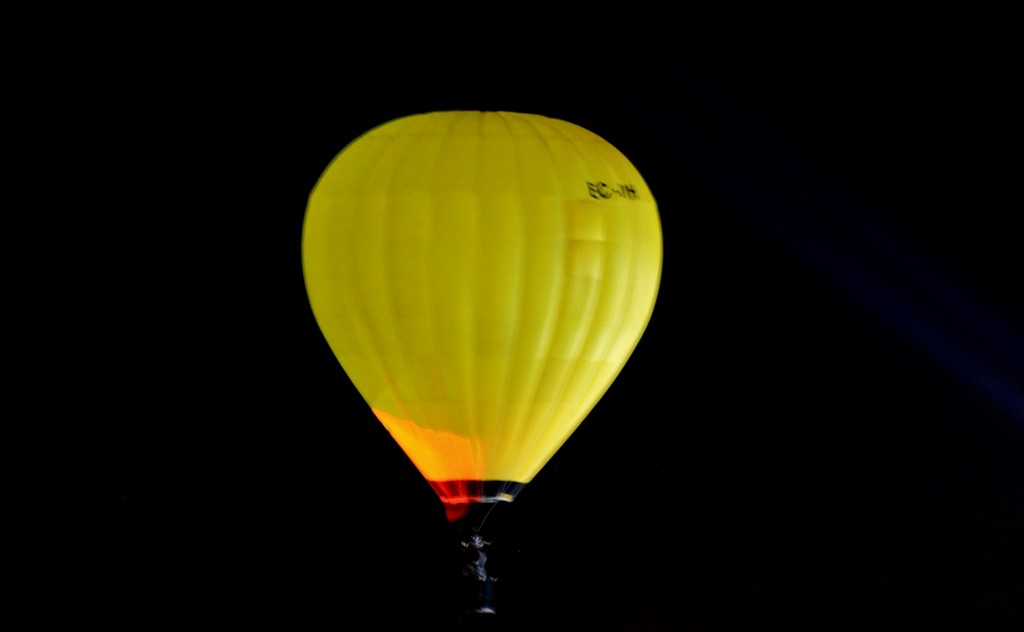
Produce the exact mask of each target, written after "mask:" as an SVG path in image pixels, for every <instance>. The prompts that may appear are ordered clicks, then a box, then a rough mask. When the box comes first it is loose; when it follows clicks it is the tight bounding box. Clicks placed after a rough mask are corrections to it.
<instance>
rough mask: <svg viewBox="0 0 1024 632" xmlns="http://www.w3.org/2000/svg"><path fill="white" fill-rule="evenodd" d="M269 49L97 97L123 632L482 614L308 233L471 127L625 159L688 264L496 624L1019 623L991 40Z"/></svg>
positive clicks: (1023, 446) (1013, 309) (1004, 183)
mask: <svg viewBox="0 0 1024 632" xmlns="http://www.w3.org/2000/svg"><path fill="white" fill-rule="evenodd" d="M242 40H243V41H240V42H237V43H236V44H235V46H234V47H233V48H232V49H231V50H230V52H224V51H223V50H222V49H220V48H217V47H215V46H213V45H212V43H211V44H207V46H209V47H210V49H211V50H214V49H215V50H216V51H218V52H217V54H216V55H213V54H211V55H210V56H209V58H208V59H207V60H206V61H204V62H203V63H199V62H197V61H182V59H184V58H179V57H177V56H175V55H155V56H154V57H155V59H154V61H153V62H152V63H151V65H152V67H153V68H152V72H150V73H147V74H146V75H145V76H140V75H136V74H133V73H131V72H128V71H127V70H126V71H125V72H118V73H114V78H112V79H110V80H109V84H106V83H104V84H102V85H98V86H96V88H95V89H96V93H97V94H100V95H102V94H104V91H109V93H110V94H114V95H116V98H113V102H115V103H116V104H117V105H116V106H113V105H111V106H110V107H101V108H99V109H100V110H101V111H102V114H99V115H98V116H99V117H100V120H101V121H102V123H103V124H102V125H97V126H96V127H94V128H93V131H90V132H89V139H88V142H101V141H102V142H104V143H106V144H107V146H108V147H113V148H116V149H117V151H116V152H115V151H112V152H111V154H112V155H114V156H116V157H114V158H111V159H109V161H108V162H107V163H105V164H104V165H102V166H101V169H102V170H103V171H104V173H106V174H108V176H109V175H110V174H120V175H118V176H117V177H116V178H112V177H108V179H106V180H103V181H100V182H98V183H97V184H95V187H98V188H97V191H99V188H102V187H107V189H105V190H104V191H103V192H102V195H103V196H104V199H106V200H112V199H117V200H121V201H122V203H121V204H118V205H117V208H118V209H119V210H123V211H124V213H123V215H124V217H123V219H124V220H125V221H124V222H122V223H121V224H120V229H119V232H118V231H113V232H111V235H116V238H112V240H111V241H112V245H111V248H110V249H109V250H106V251H105V252H103V253H101V255H102V263H103V265H104V266H105V270H106V272H107V276H106V278H108V279H112V280H114V282H113V283H112V284H111V285H113V286H114V287H111V288H110V289H109V291H107V290H103V291H102V293H100V292H99V291H98V292H97V294H95V295H94V297H95V298H96V299H97V300H101V302H102V304H103V305H106V306H109V309H107V310H104V313H105V317H104V319H103V320H104V324H103V326H104V327H108V328H109V329H107V330H106V331H107V333H108V334H109V335H108V336H107V338H106V339H107V340H114V341H116V343H115V344H113V345H112V346H111V347H109V348H107V349H106V350H105V353H107V354H108V356H107V357H108V358H111V361H110V362H108V363H106V364H105V365H104V366H106V367H108V368H102V369H100V368H97V369H96V374H95V375H90V376H88V378H93V379H95V380H96V383H97V384H100V383H102V384H104V385H106V386H105V387H104V388H99V387H95V388H91V387H85V386H83V391H84V392H86V393H87V395H86V396H85V398H84V401H83V403H84V405H86V406H88V407H90V408H94V409H95V411H96V412H95V416H96V418H97V421H96V422H95V424H94V425H92V426H90V430H89V431H88V433H85V432H84V431H82V432H83V435H82V436H83V438H86V439H88V441H89V442H90V447H93V446H94V447H95V449H92V450H91V452H90V453H91V454H93V455H95V458H94V459H93V461H92V465H91V469H90V472H92V471H94V472H95V473H96V474H97V476H96V477H95V478H94V477H92V476H90V477H88V479H89V481H90V483H89V484H88V487H87V488H85V489H86V491H87V492H88V493H89V494H90V497H91V498H93V500H92V501H91V502H90V505H89V506H90V509H92V510H95V511H96V512H97V515H95V517H94V518H92V517H91V518H90V521H89V525H90V526H91V527H95V528H94V529H92V528H90V529H89V533H90V534H92V533H93V531H94V532H95V535H87V536H86V535H83V536H82V537H81V540H82V546H83V548H84V549H86V553H87V554H88V558H89V559H90V560H92V561H91V564H93V565H94V567H98V568H99V569H100V570H101V572H98V573H97V572H90V573H87V575H88V576H89V585H90V586H92V587H94V588H95V595H96V597H95V598H93V599H91V600H90V609H91V610H90V612H92V613H95V614H96V616H97V620H98V621H100V620H102V621H107V622H108V623H113V624H117V625H128V626H130V627H133V628H134V629H145V628H149V627H152V625H151V624H153V623H155V622H163V621H174V622H178V623H188V624H200V623H202V624H212V625H223V626H226V627H252V626H254V625H266V626H268V627H274V628H278V629H289V630H299V629H328V628H332V627H333V628H337V629H408V628H405V627H403V626H412V625H421V624H422V625H423V628H424V629H444V628H445V627H446V626H447V627H452V628H455V627H456V626H458V625H460V623H459V616H458V615H459V612H458V607H459V603H458V599H457V596H458V590H459V584H460V582H461V579H462V577H461V573H460V569H459V566H458V564H459V560H458V556H457V551H456V541H455V539H454V536H453V533H452V531H451V529H450V526H449V524H448V523H447V521H446V520H445V517H444V511H443V508H442V506H441V504H440V502H439V501H438V500H437V498H436V497H435V496H434V495H433V492H432V491H431V489H430V487H429V486H428V485H427V483H426V482H425V481H424V480H423V479H422V478H421V477H420V476H419V474H418V472H417V471H416V470H415V469H414V468H413V466H412V465H411V463H410V462H409V461H408V460H407V459H406V457H405V455H404V454H403V453H402V452H401V451H400V450H399V449H398V447H397V446H396V445H395V444H394V443H393V442H392V440H391V438H390V437H389V436H388V434H387V432H386V431H385V430H384V428H383V427H382V426H381V425H380V424H379V422H377V420H376V419H375V418H374V417H373V415H372V413H371V412H370V410H369V408H368V407H367V406H366V405H365V403H364V402H363V401H362V400H361V399H360V397H359V396H358V394H357V393H356V392H355V390H354V388H353V387H352V385H351V383H350V382H349V381H348V379H347V377H346V376H345V374H344V372H343V371H342V369H341V367H340V366H339V365H338V363H337V361H336V360H335V359H334V357H333V355H332V354H331V352H330V349H329V348H328V346H327V344H326V343H325V341H324V340H323V338H322V336H321V334H320V331H319V329H318V328H317V325H316V323H315V321H314V319H313V316H312V313H311V311H310V309H309V305H308V302H307V300H306V295H305V289H304V286H303V281H302V271H301V261H300V231H301V226H302V218H303V213H304V211H305V203H306V198H307V196H308V194H309V192H310V190H311V189H312V187H313V185H314V183H315V182H316V180H317V178H318V176H319V174H320V172H321V171H322V170H323V169H324V168H325V167H326V165H327V164H328V162H329V161H330V160H331V159H332V158H333V157H334V155H335V154H337V153H338V152H339V151H340V150H341V149H342V148H343V147H344V146H345V145H346V144H347V143H348V142H350V141H351V140H353V139H354V138H355V137H356V136H358V135H359V134H360V133H362V132H364V131H366V130H368V129H370V128H371V127H374V126H376V125H378V124H381V123H383V122H386V121H388V120H391V119H394V118H397V117H399V116H404V115H407V114H414V113H418V112H426V111H432V110H443V109H474V110H510V111H520V112H530V113H536V114H543V115H547V116H551V117H555V118H562V119H565V120H568V121H571V122H573V123H576V124H578V125H581V126H583V127H585V128H587V129H589V130H591V131H593V132H595V133H597V134H599V135H601V136H602V137H604V138H605V139H607V140H608V141H609V142H611V143H612V144H613V145H615V146H616V147H617V148H618V149H619V150H620V151H622V152H623V153H624V154H625V155H626V156H627V157H628V158H629V159H630V160H631V161H632V162H633V164H634V165H635V166H636V167H637V168H638V170H639V171H640V173H642V174H643V175H644V178H645V179H646V181H647V183H648V185H649V186H650V188H651V190H652V192H653V193H654V195H655V197H656V198H657V200H658V205H659V211H660V214H661V218H662V227H663V232H664V240H665V242H664V243H665V261H664V272H663V278H662V285H661V290H660V293H659V298H658V303H657V306H656V308H655V311H654V316H653V318H652V321H651V324H650V326H649V328H648V330H647V332H646V334H645V336H644V338H643V339H642V340H641V342H640V345H639V347H638V348H637V350H636V352H635V353H634V355H633V357H632V358H631V359H630V361H629V363H628V364H627V365H626V367H625V369H624V370H623V372H622V374H621V375H620V377H619V379H618V380H617V381H616V382H615V383H614V384H613V385H612V387H611V389H610V390H609V391H608V393H607V395H606V396H605V397H604V398H603V399H602V401H601V402H600V403H599V404H598V405H597V407H596V408H595V409H594V411H593V412H592V413H591V415H590V416H589V417H588V418H587V419H586V420H585V421H584V423H583V425H582V426H581V427H580V429H579V430H578V431H577V433H576V434H574V435H573V437H572V438H570V440H569V442H568V443H566V444H565V446H564V447H563V448H562V450H560V451H559V453H558V454H557V455H556V456H555V458H554V459H553V460H552V461H551V462H550V463H549V464H548V466H547V467H546V468H545V469H544V470H543V471H542V472H541V473H540V475H539V476H538V477H537V478H536V479H535V480H534V482H532V483H531V484H530V485H528V486H527V488H526V489H525V490H524V491H523V492H522V494H521V495H520V497H519V498H518V499H517V500H516V501H515V502H514V503H512V504H507V505H502V506H501V507H499V508H498V510H497V511H496V512H495V513H494V514H493V516H492V518H491V519H490V520H492V521H493V523H492V525H491V526H492V528H493V530H494V531H493V544H492V549H491V560H492V564H493V569H492V570H493V573H494V574H495V575H496V576H498V578H499V584H498V590H499V592H498V595H497V600H498V606H499V613H498V615H495V616H494V617H492V620H491V622H490V624H491V627H499V628H500V629H509V630H522V629H560V630H694V631H698V630H699V631H705V630H706V631H719V630H721V631H726V630H729V631H735V630H785V631H789V632H795V631H798V630H808V631H845V630H850V631H854V630H856V631H860V630H865V631H867V630H871V631H881V630H894V631H897V630H898V631H902V630H928V631H935V630H961V631H966V630H971V631H982V630H999V631H1003V630H1006V631H1008V630H1019V629H1024V628H1021V627H1020V626H1021V625H1022V624H1024V616H1022V615H1024V605H1022V604H1024V539H1022V538H1021V534H1022V533H1024V487H1022V484H1024V459H1022V451H1024V301H1022V300H1021V291H1020V290H1021V282H1020V273H1021V271H1022V269H1024V267H1022V266H1024V254H1022V253H1024V248H1022V247H1021V239H1020V231H1019V229H1018V228H1016V223H1015V222H1014V220H1015V218H1016V217H1018V216H1019V214H1020V209H1021V208H1022V205H1021V201H1020V197H1021V196H1020V188H1019V174H1018V173H1017V171H1018V169H1017V167H1018V166H1019V165H1018V163H1019V160H1017V159H1016V158H1013V157H1015V156H1018V155H1019V151H1020V150H1019V147H1020V141H1021V135H1020V127H1019V121H1018V120H1017V117H1018V115H1019V112H1020V108H1019V105H1020V104H1019V101H1018V102H1013V101H1012V100H1011V99H1013V98H1016V97H1015V96H1014V95H1015V91H1014V90H1012V89H1011V88H1012V87H1013V86H1012V85H1011V84H1012V83H1013V82H1012V81H1010V79H1011V77H1013V76H1016V75H1015V74H1014V73H1016V70H1015V69H1014V72H1009V70H1010V66H1011V65H1010V63H1009V62H1008V61H1007V60H1006V58H1005V56H1004V55H1003V54H1002V52H1003V51H1001V50H999V44H998V42H994V43H991V46H982V47H978V46H972V47H970V48H969V49H968V48H967V47H966V46H964V47H960V46H958V45H956V44H955V43H950V42H949V41H947V40H944V39H942V38H939V37H936V38H935V40H934V41H929V40H928V38H925V37H922V38H921V39H920V41H914V42H912V43H913V45H910V43H908V42H906V41H905V40H904V39H902V38H899V37H892V38H890V39H887V40H885V41H884V42H882V41H880V40H878V39H875V40H872V43H870V44H868V43H866V42H865V41H864V40H861V39H857V38H849V39H844V40H835V39H833V38H832V37H831V36H830V35H829V34H823V35H821V36H820V37H817V38H813V41H812V40H811V38H808V39H807V40H805V41H801V42H793V41H789V42H777V41H775V40H773V39H771V38H767V37H766V38H764V39H763V40H762V41H760V42H758V43H757V45H752V46H751V49H749V50H747V51H745V52H743V53H742V54H737V50H735V49H734V48H730V47H729V46H726V44H725V43H722V44H721V48H720V49H714V48H703V49H698V50H688V51H684V50H682V47H679V49H676V48H674V47H673V46H671V45H667V44H653V43H643V42H639V43H638V42H630V43H628V44H623V48H622V49H615V50H611V49H608V50H606V49H601V50H589V49H583V50H577V51H576V52H574V53H572V54H569V53H567V52H565V51H561V50H560V51H559V52H551V51H545V50H542V49H540V48H537V49H535V50H534V52H533V53H531V54H529V55H527V54H521V55H520V54H515V53H514V52H511V51H506V52H504V53H500V52H498V49H500V48H501V47H499V46H493V47H488V42H487V38H479V40H476V41H474V42H472V43H468V42H460V41H459V40H457V39H455V38H452V39H448V40H446V43H445V44H444V45H435V46H426V45H425V44H424V43H423V42H421V44H424V45H422V46H420V47H419V48H417V47H415V46H413V47H411V48H409V49H407V50H405V51H404V52H400V51H399V50H398V49H389V50H388V51H387V54H386V55H382V56H381V57H380V58H379V61H377V62H374V63H371V62H369V61H368V59H367V58H366V56H361V55H360V54H359V49H357V48H356V47H354V46H353V47H350V48H351V49H346V47H344V46H340V45H339V46H338V47H337V48H335V47H333V46H330V45H328V43H327V42H325V41H324V40H322V39H321V40H320V41H319V43H304V44H298V45H294V46H291V45H289V46H284V45H283V44H281V43H280V42H276V41H267V40H265V39H263V38H261V37H255V36H254V37H252V38H251V40H252V41H250V38H248V37H247V38H242ZM775 44H778V46H775ZM506 49H507V47H506ZM506 49H502V50H506ZM188 59H193V57H189V58H188ZM709 60H713V61H709ZM1017 74H1019V73H1017ZM97 99H98V100H99V101H100V102H101V101H102V97H97ZM1011 159H1012V160H1011ZM99 194H100V193H97V195H99ZM119 221H121V220H119ZM87 381H88V379H87ZM114 385H116V388H111V387H112V386H114ZM93 481H95V482H93ZM352 621H364V622H366V623H364V624H362V625H359V626H356V627H355V628H353V627H352V625H351V624H350V622H352Z"/></svg>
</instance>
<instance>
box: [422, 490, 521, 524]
mask: <svg viewBox="0 0 1024 632" xmlns="http://www.w3.org/2000/svg"><path fill="white" fill-rule="evenodd" d="M430 486H431V487H433V488H434V492H435V493H436V494H437V495H438V497H439V498H440V499H441V502H442V503H444V511H445V515H446V516H447V517H448V520H449V522H455V521H456V520H458V519H459V518H462V517H464V516H465V515H466V514H468V513H469V512H470V510H471V509H472V508H473V506H474V505H485V504H493V503H498V502H508V503H510V502H512V501H513V500H515V498H516V495H518V494H519V492H520V491H522V489H523V487H525V486H526V484H525V483H517V482H515V481H471V480H458V481H430Z"/></svg>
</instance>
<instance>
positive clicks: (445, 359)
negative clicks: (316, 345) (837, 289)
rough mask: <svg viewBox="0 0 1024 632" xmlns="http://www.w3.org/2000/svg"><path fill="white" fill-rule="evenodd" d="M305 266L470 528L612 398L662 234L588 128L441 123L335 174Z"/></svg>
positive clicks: (629, 177)
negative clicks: (474, 511)
mask: <svg viewBox="0 0 1024 632" xmlns="http://www.w3.org/2000/svg"><path fill="white" fill-rule="evenodd" d="M302 261H303V271H304V277H305V282H306V288H307V292H308V295H309V300H310V304H311V307H312V310H313V313H314V315H315V317H316V320H317V322H318V324H319V326H320V328H321V330H322V332H323V334H324V337H325V338H326V340H327V342H328V344H329V345H330V347H331V349H332V350H333V352H334V354H335V355H336V357H337V358H338V361H339V362H340V363H341V366H342V367H343V369H344V370H345V372H346V374H347V375H348V376H349V378H350V379H351V380H352V382H353V384H354V385H355V387H356V388H357V389H358V390H359V392H360V394H361V395H362V396H363V397H364V398H365V400H366V401H367V403H368V404H369V406H370V408H371V409H372V410H373V412H374V414H375V415H376V416H377V417H378V419H380V421H381V422H382V423H383V424H384V426H385V427H386V428H387V429H388V431H389V432H390V433H391V436H393V437H394V439H395V440H396V441H397V442H398V444H399V445H400V446H401V448H402V449H403V450H404V451H405V453H406V454H407V455H408V456H409V458H410V459H411V460H412V462H413V463H414V464H415V466H416V467H417V468H418V469H419V471H420V472H421V473H422V474H423V476H424V477H425V478H426V479H427V481H429V482H430V484H431V485H432V486H433V488H434V490H435V491H436V492H437V494H438V495H439V496H440V498H441V500H442V501H443V502H444V503H445V504H446V507H447V509H448V516H449V518H451V519H455V518H457V517H458V516H459V515H461V514H462V513H463V512H464V511H465V509H466V508H467V506H468V505H470V504H472V503H483V502H494V501H497V500H512V499H513V498H514V497H515V495H516V493H518V491H519V490H520V489H521V488H522V486H523V485H525V484H526V483H528V482H530V480H531V479H532V478H533V477H534V475H535V474H537V472H538V471H539V470H540V469H541V468H542V467H543V466H544V464H545V463H546V462H547V461H548V459H549V458H550V457H551V456H552V455H553V454H554V453H555V452H556V451H557V450H558V448H559V447H560V446H561V445H562V444H563V443H564V442H565V441H566V439H567V438H568V437H569V436H570V434H571V433H572V432H573V430H575V429H576V427H577V426H578V425H579V424H580V422H581V421H582V420H583V419H584V417H586V415H587V414H588V413H589V412H590V410H591V409H592V408H593V407H594V405H595V404H596V403H597V402H598V400H599V399H600V398H601V396H602V395H603V394H604V393H605V391H606V390H607V389H608V387H609V386H610V385H611V383H612V381H613V380H614V379H615V377H616V376H617V375H618V373H619V371H620V369H621V368H622V367H623V366H624V364H625V363H626V361H627V360H628V358H629V356H630V354H631V353H632V351H633V349H634V348H635V346H636V344H637V343H638V341H639V339H640V337H641V335H642V333H643V331H644V329H645V328H646V326H647V323H648V321H649V319H650V316H651V313H652V310H653V308H654V303H655V299H656V295H657V290H658V285H659V280H660V274H661V262H662V239H661V225H660V221H659V217H658V211H657V206H656V204H655V201H654V197H653V196H652V194H651V192H650V190H649V189H648V187H647V185H646V183H645V182H644V180H643V178H641V176H640V174H639V173H638V172H637V170H636V169H635V168H634V167H633V165H632V164H631V163H630V162H629V161H628V160H627V159H626V158H625V156H623V155H622V154H621V153H620V152H619V151H618V150H616V149H615V148H614V147H612V146H611V145H610V144H609V143H608V142H606V141H605V140H603V139H602V138H600V137H599V136H597V135H595V134H593V133H591V132H589V131H587V130H585V129H583V128H581V127H579V126H577V125H574V124H572V123H568V122H566V121H562V120H558V119H553V118H548V117H544V116H539V115H532V114H519V113H512V112H475V111H456V112H432V113H427V114H419V115H414V116H408V117H404V118H400V119H397V120H394V121H391V122H388V123H385V124H383V125H381V126H379V127H377V128H375V129H373V130H371V131H369V132H367V133H366V134H364V135H362V136H361V137H359V138H358V139H356V140H355V141H353V142H352V143H350V144H349V145H348V146H347V147H346V148H345V149H344V150H342V152H341V153H340V154H339V155H338V156H337V157H336V158H335V159H334V161H333V162H332V163H331V164H330V165H329V166H328V167H327V169H326V170H325V171H324V173H323V174H322V176H321V177H320V180H319V181H318V183H317V184H316V187H315V188H314V190H313V192H312V194H311V195H310V199H309V204H308V208H307V211H306V217H305V222H304V226H303V237H302Z"/></svg>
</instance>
